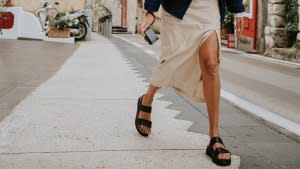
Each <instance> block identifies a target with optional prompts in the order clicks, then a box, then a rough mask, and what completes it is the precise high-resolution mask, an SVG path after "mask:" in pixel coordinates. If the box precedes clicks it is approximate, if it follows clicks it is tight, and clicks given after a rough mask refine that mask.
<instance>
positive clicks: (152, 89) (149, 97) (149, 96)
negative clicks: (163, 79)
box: [139, 84, 159, 134]
mask: <svg viewBox="0 0 300 169" xmlns="http://www.w3.org/2000/svg"><path fill="white" fill-rule="evenodd" d="M158 89H159V88H158V87H156V86H153V85H152V84H150V86H149V88H148V91H147V93H146V94H145V95H144V97H143V100H142V104H143V105H144V106H151V105H152V102H153V98H154V96H155V94H156V92H157V90H158ZM139 118H141V119H146V120H151V114H149V113H144V112H142V111H141V112H140V114H139ZM140 129H141V130H142V131H143V132H144V133H147V134H150V132H151V128H149V127H146V126H143V125H141V126H140Z"/></svg>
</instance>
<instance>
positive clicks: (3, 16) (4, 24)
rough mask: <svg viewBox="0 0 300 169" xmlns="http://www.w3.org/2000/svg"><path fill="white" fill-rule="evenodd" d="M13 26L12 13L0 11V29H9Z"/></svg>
mask: <svg viewBox="0 0 300 169" xmlns="http://www.w3.org/2000/svg"><path fill="white" fill-rule="evenodd" d="M13 26H14V14H13V13H11V12H0V29H11V28H12V27H13Z"/></svg>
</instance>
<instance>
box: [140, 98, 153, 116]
mask: <svg viewBox="0 0 300 169" xmlns="http://www.w3.org/2000/svg"><path fill="white" fill-rule="evenodd" d="M143 97H144V95H143V96H141V97H140V98H139V109H140V111H143V112H145V113H151V111H152V107H149V106H144V105H142V101H143Z"/></svg>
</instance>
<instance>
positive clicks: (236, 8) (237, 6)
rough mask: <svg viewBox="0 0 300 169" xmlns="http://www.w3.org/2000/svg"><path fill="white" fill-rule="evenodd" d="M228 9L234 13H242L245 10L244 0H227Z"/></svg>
mask: <svg viewBox="0 0 300 169" xmlns="http://www.w3.org/2000/svg"><path fill="white" fill-rule="evenodd" d="M226 5H227V9H228V11H229V12H232V13H240V12H244V11H245V7H244V4H243V1H242V0H226Z"/></svg>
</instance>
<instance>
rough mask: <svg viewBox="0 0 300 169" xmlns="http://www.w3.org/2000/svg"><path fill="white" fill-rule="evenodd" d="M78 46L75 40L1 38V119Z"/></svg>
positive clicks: (50, 74) (49, 75) (56, 68)
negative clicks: (53, 41)
mask: <svg viewBox="0 0 300 169" xmlns="http://www.w3.org/2000/svg"><path fill="white" fill-rule="evenodd" d="M77 47H78V45H73V44H72V45H71V44H58V43H49V42H42V41H35V40H4V39H1V40H0V121H1V120H2V119H3V118H4V117H5V116H7V115H8V114H9V113H10V112H11V111H12V109H13V108H14V107H15V106H16V105H17V104H18V103H19V102H20V101H21V100H23V99H24V98H25V97H26V96H27V95H28V94H29V93H31V92H32V91H33V90H34V89H35V88H36V87H38V86H39V85H40V84H41V83H43V82H44V81H45V80H47V79H48V78H49V77H51V76H52V75H53V73H55V72H56V71H57V70H58V69H59V68H60V67H61V65H62V64H63V63H64V62H65V61H66V59H68V57H70V56H71V55H72V54H73V52H74V51H75V50H76V49H77ZM57 51H59V52H57Z"/></svg>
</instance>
